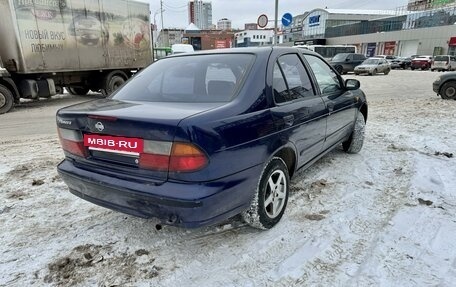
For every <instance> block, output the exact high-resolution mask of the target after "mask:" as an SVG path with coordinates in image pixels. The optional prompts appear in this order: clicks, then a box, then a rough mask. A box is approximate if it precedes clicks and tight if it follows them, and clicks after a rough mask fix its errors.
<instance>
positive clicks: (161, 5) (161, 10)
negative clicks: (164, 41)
mask: <svg viewBox="0 0 456 287" xmlns="http://www.w3.org/2000/svg"><path fill="white" fill-rule="evenodd" d="M160 17H161V20H162V31H163V33H165V31H164V28H165V27H164V25H163V0H160Z"/></svg>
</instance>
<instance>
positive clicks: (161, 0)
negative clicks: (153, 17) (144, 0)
mask: <svg viewBox="0 0 456 287" xmlns="http://www.w3.org/2000/svg"><path fill="white" fill-rule="evenodd" d="M160 16H161V22H162V32H163V35H165V26H164V25H163V0H160ZM168 46H169V42H168Z"/></svg>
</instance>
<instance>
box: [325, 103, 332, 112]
mask: <svg viewBox="0 0 456 287" xmlns="http://www.w3.org/2000/svg"><path fill="white" fill-rule="evenodd" d="M326 106H327V107H328V110H329V112H332V111H334V104H333V103H328V104H327V105H326Z"/></svg>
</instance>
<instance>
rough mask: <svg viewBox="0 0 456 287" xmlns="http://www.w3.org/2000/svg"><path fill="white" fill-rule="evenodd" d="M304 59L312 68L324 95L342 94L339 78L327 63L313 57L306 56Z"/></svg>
mask: <svg viewBox="0 0 456 287" xmlns="http://www.w3.org/2000/svg"><path fill="white" fill-rule="evenodd" d="M304 58H305V59H306V60H307V62H308V63H309V65H310V67H311V68H312V71H313V72H314V74H315V78H316V79H317V83H318V86H319V87H320V92H321V93H322V94H332V93H340V91H342V85H341V83H340V80H339V77H338V76H337V74H336V73H335V72H334V70H333V69H331V67H330V66H329V65H328V64H327V63H326V62H325V61H323V60H322V59H320V58H318V57H316V56H313V55H306V54H304Z"/></svg>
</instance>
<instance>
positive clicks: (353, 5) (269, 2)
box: [139, 0, 408, 29]
mask: <svg viewBox="0 0 456 287" xmlns="http://www.w3.org/2000/svg"><path fill="white" fill-rule="evenodd" d="M139 1H142V2H149V3H150V10H151V12H152V14H151V22H152V23H153V22H154V14H155V13H156V12H157V14H156V17H155V19H156V22H157V25H158V28H159V29H161V19H160V14H159V12H160V0H139ZM188 2H189V1H188V0H163V8H164V9H165V12H164V13H163V22H164V26H165V28H185V27H187V25H188V12H187V5H188V4H187V3H188ZM210 2H212V22H213V24H215V25H217V20H219V19H221V18H228V19H230V20H231V21H232V24H233V28H244V23H256V21H257V18H258V16H259V15H261V14H266V15H267V16H268V18H269V20H273V19H274V6H275V1H274V0H212V1H210ZM407 2H408V1H407V0H279V19H281V18H282V15H283V14H284V13H285V12H289V13H291V14H292V15H293V16H294V15H299V14H302V13H304V12H305V11H310V10H312V9H315V8H325V6H327V7H328V8H334V9H364V10H379V9H380V10H387V9H395V8H396V7H399V6H405V5H407ZM270 26H271V27H272V26H273V23H271V24H270Z"/></svg>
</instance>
